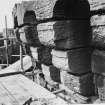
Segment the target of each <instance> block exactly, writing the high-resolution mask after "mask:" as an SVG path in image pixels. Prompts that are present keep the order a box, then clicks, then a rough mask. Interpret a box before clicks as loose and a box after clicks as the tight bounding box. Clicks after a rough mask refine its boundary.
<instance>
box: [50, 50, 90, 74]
mask: <svg viewBox="0 0 105 105" xmlns="http://www.w3.org/2000/svg"><path fill="white" fill-rule="evenodd" d="M51 53H52V63H53V65H54V66H55V67H57V68H60V69H63V70H66V71H69V72H71V73H77V74H82V73H86V72H89V71H91V54H92V49H91V48H81V49H75V50H69V51H58V50H52V52H51Z"/></svg>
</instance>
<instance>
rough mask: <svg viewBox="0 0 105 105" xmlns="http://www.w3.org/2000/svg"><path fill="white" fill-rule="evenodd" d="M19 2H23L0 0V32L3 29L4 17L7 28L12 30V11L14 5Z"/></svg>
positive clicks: (19, 0)
mask: <svg viewBox="0 0 105 105" xmlns="http://www.w3.org/2000/svg"><path fill="white" fill-rule="evenodd" d="M21 1H24V0H0V32H2V31H3V28H5V16H7V27H8V28H13V17H12V9H13V7H14V4H15V3H17V2H21ZM25 1H29V0H25Z"/></svg>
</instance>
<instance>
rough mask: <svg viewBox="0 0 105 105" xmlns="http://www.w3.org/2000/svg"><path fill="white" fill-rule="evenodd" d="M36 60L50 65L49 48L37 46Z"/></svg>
mask: <svg viewBox="0 0 105 105" xmlns="http://www.w3.org/2000/svg"><path fill="white" fill-rule="evenodd" d="M38 60H39V62H40V63H43V64H46V65H51V64H52V55H51V48H49V47H45V46H42V47H40V48H38Z"/></svg>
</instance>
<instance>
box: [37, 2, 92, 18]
mask: <svg viewBox="0 0 105 105" xmlns="http://www.w3.org/2000/svg"><path fill="white" fill-rule="evenodd" d="M89 9H90V8H89V3H88V1H87V0H84V1H81V0H66V1H65V0H37V2H36V10H35V12H36V17H37V19H44V18H52V17H64V18H70V17H71V18H87V17H89Z"/></svg>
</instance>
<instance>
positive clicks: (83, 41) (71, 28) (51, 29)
mask: <svg viewBox="0 0 105 105" xmlns="http://www.w3.org/2000/svg"><path fill="white" fill-rule="evenodd" d="M37 31H38V37H39V40H40V43H41V44H43V45H46V46H51V47H55V48H57V49H71V48H77V47H83V46H88V45H90V43H91V39H92V35H91V29H90V21H88V20H70V21H53V22H47V23H42V24H38V25H37Z"/></svg>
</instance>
